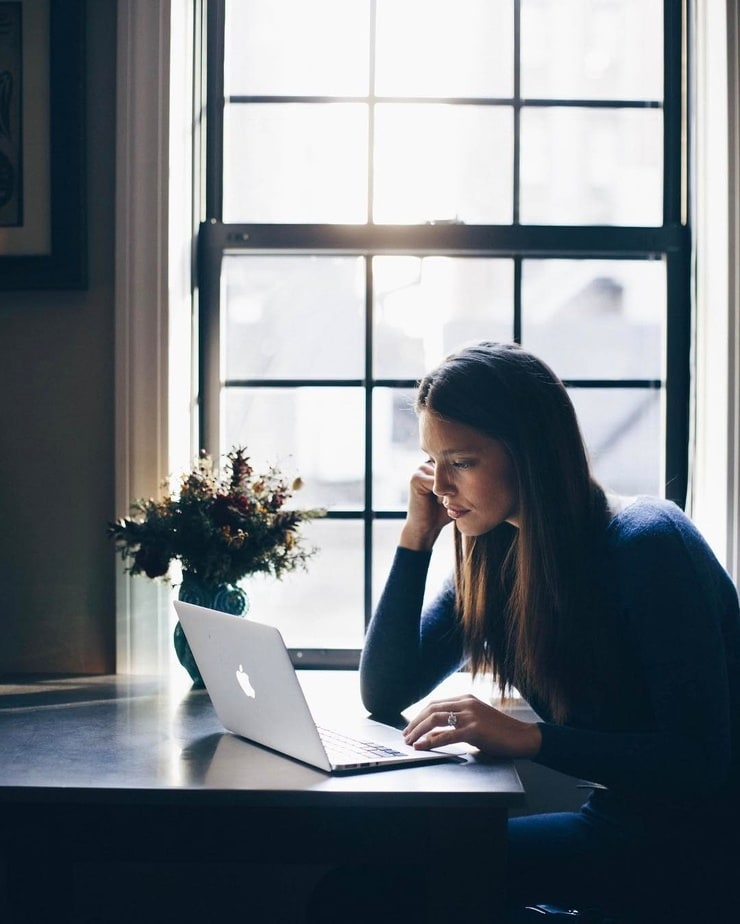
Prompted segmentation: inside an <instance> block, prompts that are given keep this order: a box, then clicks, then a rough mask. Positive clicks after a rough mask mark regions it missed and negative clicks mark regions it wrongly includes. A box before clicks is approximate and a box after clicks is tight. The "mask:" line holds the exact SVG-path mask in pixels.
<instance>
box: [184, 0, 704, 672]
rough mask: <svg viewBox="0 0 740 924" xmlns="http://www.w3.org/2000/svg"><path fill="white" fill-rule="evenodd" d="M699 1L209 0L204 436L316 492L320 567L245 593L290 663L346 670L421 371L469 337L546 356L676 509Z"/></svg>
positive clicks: (630, 465) (411, 462)
mask: <svg viewBox="0 0 740 924" xmlns="http://www.w3.org/2000/svg"><path fill="white" fill-rule="evenodd" d="M685 18H686V13H685V10H683V9H682V4H681V3H674V2H666V3H665V4H664V3H663V2H661V0H458V2H456V3H454V4H452V3H449V2H442V0H352V2H347V0H315V2H310V3H307V2H305V0H238V2H236V0H210V2H209V4H208V75H207V76H208V104H207V113H206V115H207V138H208V142H207V157H206V162H207V165H206V174H207V176H206V200H207V201H206V211H207V218H206V221H204V222H203V224H202V225H201V229H200V233H199V247H198V274H199V311H200V350H201V372H200V427H201V443H202V445H204V446H206V447H207V448H208V449H209V450H210V451H211V452H212V453H214V454H219V455H220V454H223V452H225V451H226V450H227V449H228V448H229V447H230V446H232V445H235V444H240V445H247V447H248V448H249V450H250V453H251V455H252V457H253V458H254V459H255V461H256V462H257V463H258V464H264V463H269V462H277V463H278V464H280V465H281V466H282V467H283V468H285V469H286V470H288V471H291V472H293V471H294V472H295V473H296V474H300V475H301V477H302V479H303V481H304V483H305V487H304V489H303V490H302V492H301V493H300V494H298V495H296V498H295V500H296V503H300V504H302V505H304V504H305V505H314V504H321V505H324V506H326V507H327V509H328V516H327V517H326V518H325V519H323V520H321V521H318V522H316V523H314V524H311V526H310V528H309V529H307V530H306V536H307V538H308V539H309V541H312V542H314V543H315V545H316V546H317V547H318V549H319V552H318V554H317V556H316V557H315V558H314V559H313V561H312V562H311V564H310V568H309V572H308V573H307V574H306V575H303V574H300V573H299V574H297V575H295V576H294V575H290V576H288V577H287V578H286V579H285V580H284V581H282V582H267V581H265V582H257V581H255V582H254V583H253V584H250V596H251V597H252V600H253V612H254V613H255V614H256V615H257V614H262V616H263V618H265V619H266V620H268V621H271V622H274V623H275V624H276V625H278V626H280V628H281V629H282V631H283V633H284V635H285V637H286V640H287V642H288V644H289V646H290V647H291V649H292V650H293V656H294V658H295V660H296V662H297V663H301V664H304V665H327V666H329V665H335V666H350V665H353V664H356V663H357V657H358V651H359V648H360V646H361V643H362V637H363V632H364V627H365V624H366V621H367V619H369V617H370V615H371V613H372V609H373V607H374V605H375V602H376V600H377V596H378V594H379V592H380V590H381V588H382V584H383V581H384V578H385V575H386V573H387V570H388V567H389V564H390V561H391V558H392V555H393V551H394V548H395V544H396V540H397V536H398V532H399V528H400V524H399V522H398V521H399V520H400V519H402V518H403V515H404V509H405V498H406V485H407V481H408V477H409V475H410V473H411V471H412V469H413V467H414V466H415V465H416V464H417V463H418V461H419V459H420V456H419V450H418V443H417V439H418V438H417V429H416V422H415V419H414V415H413V412H412V411H411V410H410V406H411V399H412V396H413V390H414V386H415V383H416V381H417V380H418V378H419V377H420V376H421V375H422V374H423V373H424V372H425V371H426V370H427V369H428V368H429V367H430V366H432V365H434V364H435V363H436V362H438V361H439V360H440V359H441V358H442V357H443V356H444V355H445V354H446V353H447V352H449V351H451V350H452V349H454V348H455V347H457V346H459V345H460V344H462V343H464V342H466V341H470V340H474V339H482V338H486V339H505V340H512V339H514V340H517V341H519V342H521V343H522V344H523V345H525V346H526V347H528V348H529V349H531V350H533V351H534V352H535V353H537V354H539V355H540V356H541V357H542V358H543V359H545V360H546V361H548V362H549V363H550V364H551V365H552V366H553V368H554V369H555V370H556V371H557V372H558V374H559V375H561V376H562V377H563V378H564V380H565V381H566V384H567V385H568V387H569V389H570V393H571V396H572V398H573V401H574V403H575V405H576V409H577V411H578V413H579V417H580V420H581V423H582V426H583V429H584V433H585V436H586V439H587V442H588V446H589V450H590V452H591V455H592V460H593V462H594V467H595V469H596V472H597V474H598V476H599V477H600V478H601V480H602V481H603V482H604V483H605V484H606V485H608V486H609V487H612V488H613V489H615V490H618V491H623V492H626V493H635V492H645V493H653V494H663V495H665V496H668V497H670V498H672V499H674V500H676V501H677V502H679V503H681V504H683V502H684V500H685V494H686V484H687V447H688V395H689V333H690V300H689V292H690V286H689V281H690V233H689V224H688V217H687V201H688V195H687V176H688V170H687V150H686V141H685V139H686V136H687V135H686V131H685V125H686V119H687V112H686V105H687V104H686V93H685V86H686V67H687V55H686V51H685V49H686V45H687V43H686V36H685V31H686V30H685V25H684V23H685ZM441 551H443V550H441ZM435 561H436V562H437V564H435V568H438V571H437V572H436V573H437V575H438V577H439V578H440V579H441V577H442V574H443V572H444V571H445V570H446V569H447V566H448V564H449V558H447V559H446V560H445V558H444V555H443V554H440V555H437V556H435Z"/></svg>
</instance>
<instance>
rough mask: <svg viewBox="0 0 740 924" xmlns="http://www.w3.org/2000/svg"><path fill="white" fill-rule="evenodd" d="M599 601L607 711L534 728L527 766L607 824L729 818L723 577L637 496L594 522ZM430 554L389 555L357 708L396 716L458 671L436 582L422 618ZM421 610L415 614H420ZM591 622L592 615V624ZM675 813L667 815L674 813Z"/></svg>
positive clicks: (586, 708)
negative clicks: (547, 775)
mask: <svg viewBox="0 0 740 924" xmlns="http://www.w3.org/2000/svg"><path fill="white" fill-rule="evenodd" d="M599 548H600V558H601V561H600V562H598V563H597V565H598V566H599V568H598V572H597V573H599V574H600V575H601V576H602V585H603V586H602V590H603V593H602V594H601V599H602V600H603V604H602V605H603V606H604V607H609V608H610V609H611V610H612V612H610V613H608V614H607V616H608V618H610V619H612V620H614V622H615V624H616V626H617V627H618V629H617V630H618V632H619V634H620V635H621V641H622V648H623V652H624V654H623V656H622V657H623V670H621V671H620V678H621V679H620V681H619V683H618V685H616V686H615V688H614V689H613V691H612V693H611V695H610V696H609V697H608V700H607V702H605V703H604V704H603V705H602V706H599V707H596V706H595V705H594V703H592V702H589V701H583V702H581V703H577V704H576V705H575V708H574V709H573V711H572V715H571V718H570V719H569V721H568V724H567V725H559V724H556V723H555V722H553V721H552V716H551V715H549V714H548V709H547V706H546V704H544V703H541V702H538V701H537V699H536V697H534V696H530V695H528V692H529V691H527V690H520V692H521V693H522V695H523V696H524V697H525V699H527V700H528V702H529V704H530V705H531V706H532V708H533V709H534V711H535V712H536V713H537V715H538V717H540V718H541V719H542V721H541V723H540V728H541V731H542V748H541V751H540V753H539V755H538V757H537V761H538V762H539V763H541V764H543V765H545V766H548V767H551V768H553V769H554V770H558V771H561V772H563V773H566V774H570V775H572V776H575V777H578V778H581V779H586V780H589V781H592V782H595V783H598V784H600V785H601V786H603V787H605V788H606V790H605V791H604V792H599V793H598V795H597V796H596V800H597V805H598V807H599V808H600V810H601V811H602V812H605V813H607V814H609V815H611V816H613V817H615V819H616V818H619V819H622V820H624V819H627V818H631V819H633V820H636V819H640V822H639V823H640V824H645V823H648V824H649V823H650V822H651V820H654V821H655V822H656V823H657V824H658V825H660V826H661V827H665V824H666V822H667V820H669V819H675V820H676V821H677V822H678V821H679V820H680V822H681V824H684V825H685V823H686V821H687V820H688V819H689V818H692V819H693V821H692V824H693V825H694V826H695V825H696V824H705V823H706V824H709V825H710V826H714V825H715V824H726V823H727V822H729V820H730V819H734V821H733V824H734V823H737V822H738V821H740V615H739V611H738V596H737V592H736V589H735V586H734V585H733V583H732V581H731V579H730V577H729V576H728V574H727V573H726V571H725V570H724V568H722V566H721V565H720V564H719V562H718V561H717V559H716V558H715V556H714V554H713V553H712V551H711V550H710V548H709V546H708V545H707V543H706V542H705V540H704V539H703V538H702V536H701V535H700V533H699V532H698V530H697V529H696V527H695V526H694V525H693V523H692V522H691V521H690V519H689V518H688V517H687V516H686V515H685V514H684V513H683V512H682V511H681V510H680V509H679V508H678V507H677V506H676V505H675V504H672V503H670V502H668V501H662V500H657V499H653V498H646V497H641V498H639V499H637V500H636V501H635V502H634V503H632V504H631V505H630V506H628V507H626V508H625V509H624V510H623V511H622V512H621V513H619V514H617V515H616V516H614V517H613V518H612V520H611V521H610V522H609V524H608V525H607V526H606V529H605V535H604V541H603V542H602V543H601V544H600V546H599ZM429 559H430V554H429V553H426V552H415V551H410V550H408V549H402V548H399V549H398V550H397V552H396V557H395V559H394V563H393V566H392V569H391V572H390V575H389V577H388V581H387V584H386V587H385V590H384V593H383V595H382V598H381V600H380V603H379V605H378V608H377V611H376V613H375V615H374V617H373V620H372V622H371V624H370V627H369V629H368V633H367V638H366V642H365V647H364V650H363V655H362V661H361V666H360V674H361V684H362V696H363V701H364V704H365V706H366V708H367V709H368V710H369V711H370V712H372V713H375V714H377V715H380V716H383V715H391V714H398V713H399V712H401V711H402V710H403V709H405V708H406V707H407V706H408V705H410V704H411V703H414V702H416V701H417V700H419V699H420V698H422V697H423V696H426V695H427V694H428V693H430V692H431V691H432V690H433V689H434V687H435V686H436V685H437V684H438V683H439V682H440V681H441V680H442V679H444V677H446V676H448V675H449V674H450V673H452V672H454V671H455V670H457V669H458V668H460V667H461V666H462V665H463V664H464V657H463V649H462V638H461V634H460V631H459V627H458V624H457V618H456V616H455V612H454V589H453V587H452V583H451V582H448V583H447V584H446V585H445V586H444V587H443V589H442V590H441V592H440V594H439V595H438V596H437V597H436V599H434V600H433V602H432V603H431V604H430V605H428V606H427V607H426V608H424V609H423V595H424V587H425V581H426V575H427V569H428V565H429ZM422 610H423V611H422ZM594 618H599V616H598V614H597V613H595V614H594ZM679 816H680V817H679Z"/></svg>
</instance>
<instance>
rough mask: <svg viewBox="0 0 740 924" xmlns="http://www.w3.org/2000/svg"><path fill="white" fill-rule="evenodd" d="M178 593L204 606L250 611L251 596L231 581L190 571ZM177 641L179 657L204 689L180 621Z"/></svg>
mask: <svg viewBox="0 0 740 924" xmlns="http://www.w3.org/2000/svg"><path fill="white" fill-rule="evenodd" d="M177 596H178V599H179V600H183V601H184V602H185V603H194V604H195V605H196V606H205V607H207V608H208V609H211V610H220V612H222V613H231V614H232V615H234V616H246V614H247V612H248V611H249V597H248V596H247V594H246V593H245V591H244V590H242V588H241V587H235V586H234V585H232V584H207V583H206V582H205V581H202V580H201V579H200V578H199V577H197V576H196V575H194V574H191V573H190V572H189V571H186V572H185V573H184V574H183V576H182V584H180V590H179V591H178V594H177ZM174 643H175V653H176V654H177V659H178V661H179V662H180V664H182V666H183V667H184V668H185V670H186V671H187V672H188V674H190V678H191V680H192V681H193V687H194V688H196V689H203V687H204V683H203V678H202V677H201V675H200V671H199V670H198V665H197V664H196V663H195V658H194V657H193V653H192V651H191V650H190V645H189V644H188V640H187V638H185V633H184V632H183V629H182V626H181V625H180V623H179V622H178V623H177V625H176V626H175V634H174Z"/></svg>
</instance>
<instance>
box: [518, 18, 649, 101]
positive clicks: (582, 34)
mask: <svg viewBox="0 0 740 924" xmlns="http://www.w3.org/2000/svg"><path fill="white" fill-rule="evenodd" d="M522 95H523V96H524V97H525V98H527V97H529V98H530V99H533V98H534V99H537V98H539V99H553V98H561V99H651V100H662V99H663V3H662V0H601V2H599V3H594V0H522Z"/></svg>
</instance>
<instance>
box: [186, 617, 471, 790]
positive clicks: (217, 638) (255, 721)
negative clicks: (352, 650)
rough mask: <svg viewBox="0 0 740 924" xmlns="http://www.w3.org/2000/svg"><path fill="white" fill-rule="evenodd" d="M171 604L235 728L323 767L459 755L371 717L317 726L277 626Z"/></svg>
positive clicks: (226, 720) (227, 723)
mask: <svg viewBox="0 0 740 924" xmlns="http://www.w3.org/2000/svg"><path fill="white" fill-rule="evenodd" d="M175 609H176V611H177V615H178V618H179V620H180V623H181V625H182V628H183V631H184V632H185V636H186V638H187V640H188V643H189V644H190V648H191V650H192V652H193V657H194V658H195V660H196V663H197V665H198V668H199V670H200V673H201V676H202V677H203V682H204V683H205V686H206V690H207V691H208V694H209V696H210V698H211V702H212V703H213V707H214V709H215V711H216V715H217V716H218V719H219V721H220V722H221V724H222V725H223V726H224V727H225V728H227V729H228V730H229V731H231V732H233V733H234V734H236V735H239V736H240V737H242V738H247V739H248V740H249V741H253V742H255V743H256V744H260V745H263V746H264V747H267V748H271V749H272V750H274V751H278V752H279V753H281V754H284V755H286V756H287V757H292V758H294V759H295V760H299V761H302V762H303V763H306V764H310V765H311V766H313V767H317V768H318V769H319V770H323V771H325V772H326V773H348V772H358V771H362V770H382V769H386V768H388V769H390V768H395V767H403V766H410V765H414V764H428V763H436V762H439V761H456V762H460V761H462V760H464V758H462V757H461V756H460V755H459V753H458V754H454V753H447V752H444V751H415V750H414V749H413V748H411V747H408V746H407V745H406V744H405V742H404V740H403V736H402V734H401V732H400V731H399V730H398V729H396V728H393V727H391V726H389V725H383V724H382V723H380V722H375V721H373V720H372V719H366V720H364V721H363V722H362V725H361V729H360V732H359V734H358V730H356V729H353V730H352V732H347V730H346V729H341V730H338V729H327V728H321V727H319V726H317V725H316V723H315V721H314V719H313V716H312V714H311V711H310V709H309V707H308V703H307V702H306V698H305V696H304V694H303V690H302V688H301V685H300V683H299V681H298V677H297V675H296V672H295V668H294V667H293V664H292V662H291V660H290V655H289V653H288V650H287V648H286V646H285V642H284V641H283V637H282V635H281V634H280V632H279V630H278V629H276V628H275V627H273V626H268V625H264V624H263V623H259V622H255V621H254V620H253V619H245V618H243V617H241V616H232V615H230V614H228V613H221V612H218V611H216V610H211V609H206V608H205V607H202V606H196V605H194V604H192V603H184V602H183V601H181V600H176V601H175Z"/></svg>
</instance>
